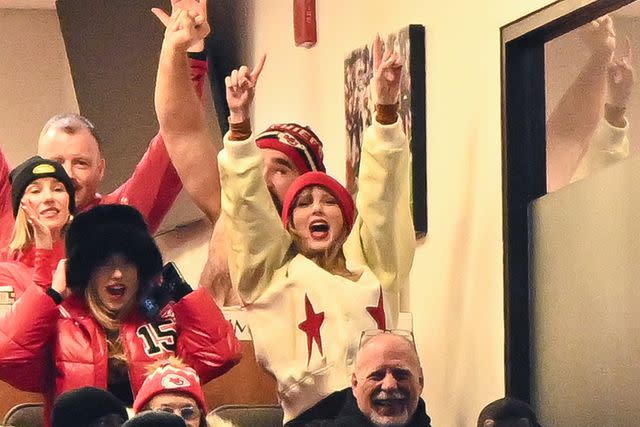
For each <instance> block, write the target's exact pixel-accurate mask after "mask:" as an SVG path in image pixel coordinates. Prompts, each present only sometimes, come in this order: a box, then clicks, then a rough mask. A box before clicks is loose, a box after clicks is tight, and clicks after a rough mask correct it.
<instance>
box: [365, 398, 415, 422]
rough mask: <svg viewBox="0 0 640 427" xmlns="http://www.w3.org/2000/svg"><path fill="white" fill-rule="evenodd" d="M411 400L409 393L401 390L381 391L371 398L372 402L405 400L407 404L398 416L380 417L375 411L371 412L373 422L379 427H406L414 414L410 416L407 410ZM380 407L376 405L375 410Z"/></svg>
mask: <svg viewBox="0 0 640 427" xmlns="http://www.w3.org/2000/svg"><path fill="white" fill-rule="evenodd" d="M408 399H409V396H408V393H406V392H404V391H401V390H394V391H392V392H389V393H388V392H386V391H382V390H381V391H379V392H378V393H376V394H374V395H373V396H371V400H372V401H374V403H375V401H376V400H403V401H404V402H405V405H404V408H403V411H402V413H401V414H397V415H380V414H378V413H377V412H376V411H375V410H374V411H372V412H371V422H372V423H373V424H375V425H376V426H377V427H403V426H406V425H407V423H408V422H409V419H410V418H411V415H412V414H409V412H408V408H407V400H408ZM375 407H378V405H374V408H375Z"/></svg>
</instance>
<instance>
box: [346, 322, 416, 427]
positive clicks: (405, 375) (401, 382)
mask: <svg viewBox="0 0 640 427" xmlns="http://www.w3.org/2000/svg"><path fill="white" fill-rule="evenodd" d="M351 386H352V391H353V395H354V396H355V398H356V401H357V403H358V408H359V409H360V411H361V412H362V413H363V414H364V415H365V416H366V417H367V418H368V419H370V420H371V421H372V422H373V423H374V424H375V425H376V426H401V425H405V424H406V423H407V422H408V421H409V420H410V419H411V417H412V416H413V414H414V413H415V411H416V408H417V407H418V400H419V398H420V393H422V387H423V386H424V380H423V377H422V369H421V368H420V363H419V361H418V356H417V355H416V353H415V350H414V349H413V347H412V344H411V343H410V342H409V341H407V340H406V339H405V338H403V337H399V336H397V335H393V334H381V335H378V336H376V337H374V338H371V339H370V340H369V341H367V342H366V343H365V345H364V346H363V347H362V348H361V349H360V352H359V353H358V359H357V361H356V369H355V373H354V374H353V375H352V377H351Z"/></svg>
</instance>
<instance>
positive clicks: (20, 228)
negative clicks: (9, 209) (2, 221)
mask: <svg viewBox="0 0 640 427" xmlns="http://www.w3.org/2000/svg"><path fill="white" fill-rule="evenodd" d="M32 243H33V228H32V227H31V225H30V224H29V223H28V222H27V217H26V215H25V214H24V211H23V210H22V209H18V215H16V222H15V225H14V226H13V234H12V235H11V242H10V243H9V250H10V252H11V253H15V252H19V251H22V250H25V249H27V248H28V247H29V246H31V244H32Z"/></svg>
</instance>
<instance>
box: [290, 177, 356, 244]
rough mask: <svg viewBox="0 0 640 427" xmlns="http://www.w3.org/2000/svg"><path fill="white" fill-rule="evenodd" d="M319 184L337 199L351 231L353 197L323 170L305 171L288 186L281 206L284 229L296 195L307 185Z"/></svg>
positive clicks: (353, 215)
mask: <svg viewBox="0 0 640 427" xmlns="http://www.w3.org/2000/svg"><path fill="white" fill-rule="evenodd" d="M313 186H319V187H323V188H324V189H326V190H327V191H328V192H329V193H331V194H333V196H334V197H335V198H336V199H338V205H339V206H340V210H341V211H342V217H343V218H344V224H345V226H346V228H347V231H351V227H353V222H354V220H355V212H356V207H355V205H354V203H353V198H352V197H351V194H349V192H348V191H347V189H346V188H344V187H343V186H342V184H340V183H339V182H338V181H336V180H335V179H333V178H331V177H330V176H329V175H327V174H326V173H324V172H307V173H305V174H302V175H300V176H299V177H298V178H296V180H295V181H293V183H292V184H291V186H290V187H289V190H288V191H287V194H286V196H285V197H284V203H283V207H282V223H283V224H284V227H285V228H286V229H288V228H289V222H290V218H289V217H290V216H291V215H292V214H293V206H292V205H293V202H294V201H295V200H296V198H297V197H298V194H300V192H301V191H302V190H304V189H305V188H307V187H313Z"/></svg>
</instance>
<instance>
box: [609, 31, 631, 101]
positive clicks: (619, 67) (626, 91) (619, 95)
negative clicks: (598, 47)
mask: <svg viewBox="0 0 640 427" xmlns="http://www.w3.org/2000/svg"><path fill="white" fill-rule="evenodd" d="M625 40H626V43H625V48H624V52H622V55H620V56H619V57H617V58H613V59H612V60H611V62H610V63H609V65H608V67H607V86H608V90H609V92H608V98H607V99H608V103H609V104H611V105H613V106H615V107H621V108H623V107H626V106H627V103H628V102H629V98H630V97H631V91H632V89H633V85H634V84H635V73H634V70H633V67H632V66H631V42H630V41H629V37H626V38H625Z"/></svg>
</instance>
